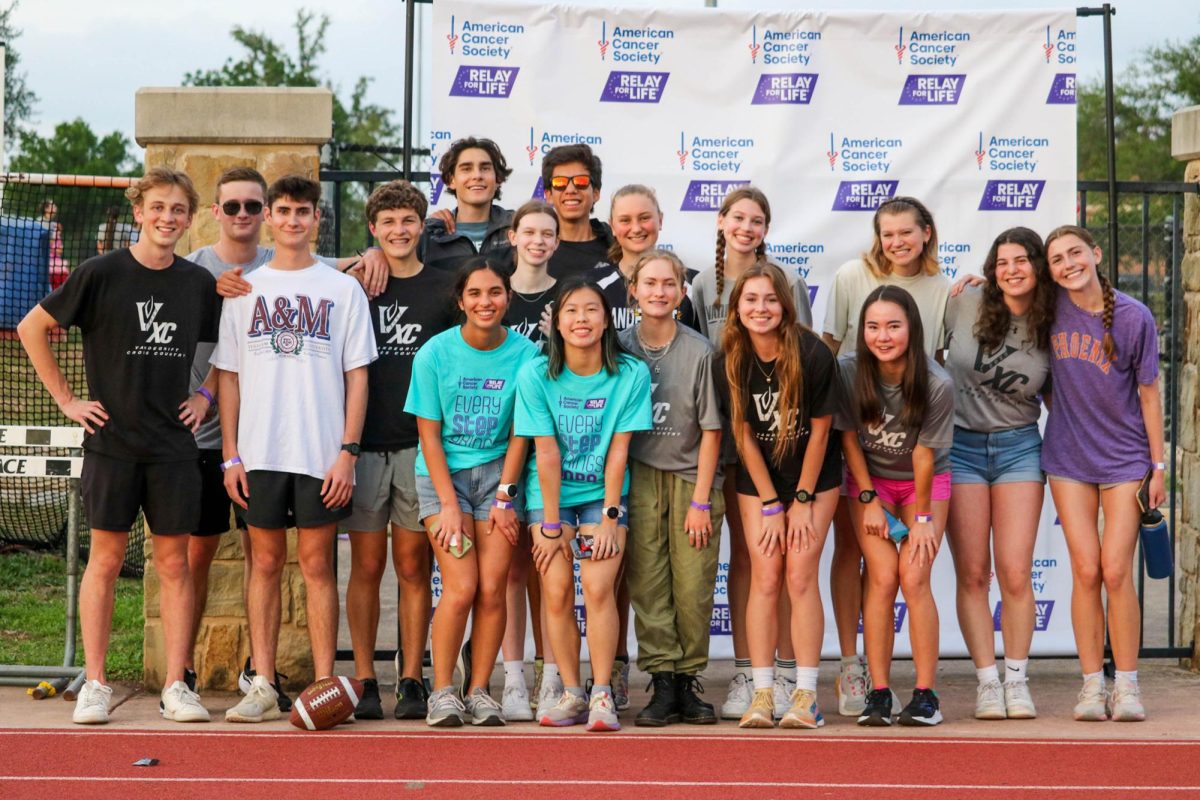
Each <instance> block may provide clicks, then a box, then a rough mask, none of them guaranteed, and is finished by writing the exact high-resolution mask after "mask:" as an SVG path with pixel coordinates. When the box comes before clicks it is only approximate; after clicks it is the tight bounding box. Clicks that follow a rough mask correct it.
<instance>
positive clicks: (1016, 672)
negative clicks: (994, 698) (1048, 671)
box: [1004, 658, 1029, 683]
mask: <svg viewBox="0 0 1200 800" xmlns="http://www.w3.org/2000/svg"><path fill="white" fill-rule="evenodd" d="M1028 668H1029V659H1028V658H1006V659H1004V681H1005V683H1007V682H1008V681H1023V680H1027V679H1028V677H1029V676H1028V675H1027V674H1026V670H1027V669H1028Z"/></svg>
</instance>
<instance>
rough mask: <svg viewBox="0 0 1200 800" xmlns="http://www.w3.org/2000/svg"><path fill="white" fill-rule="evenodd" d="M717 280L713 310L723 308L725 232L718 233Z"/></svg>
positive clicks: (715, 263)
mask: <svg viewBox="0 0 1200 800" xmlns="http://www.w3.org/2000/svg"><path fill="white" fill-rule="evenodd" d="M713 270H714V271H715V272H716V278H717V294H716V296H715V297H713V308H720V307H721V295H722V294H723V293H724V292H725V231H720V230H719V231H717V257H716V260H715V261H714V262H713Z"/></svg>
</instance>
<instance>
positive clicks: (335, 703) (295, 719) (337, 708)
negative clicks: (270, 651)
mask: <svg viewBox="0 0 1200 800" xmlns="http://www.w3.org/2000/svg"><path fill="white" fill-rule="evenodd" d="M360 697H362V683H360V682H359V681H356V680H355V679H354V678H347V677H346V676H344V675H335V676H333V677H332V678H320V679H318V680H315V681H313V682H312V683H311V684H309V686H308V688H307V689H305V690H304V691H303V692H301V693H300V696H299V697H297V698H296V702H295V703H293V704H292V716H291V722H292V724H293V725H295V726H296V727H297V728H299V729H301V730H305V731H324V730H328V729H330V728H332V727H334V726H337V725H341V724H342V723H343V722H345V721H346V720H347V719H349V718H350V715H351V714H353V713H354V709H355V707H357V706H358V698H360Z"/></svg>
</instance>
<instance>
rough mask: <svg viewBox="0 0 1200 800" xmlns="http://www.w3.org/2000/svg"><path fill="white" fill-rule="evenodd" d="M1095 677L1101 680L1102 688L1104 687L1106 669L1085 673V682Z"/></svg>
mask: <svg viewBox="0 0 1200 800" xmlns="http://www.w3.org/2000/svg"><path fill="white" fill-rule="evenodd" d="M1093 678H1094V679H1096V680H1098V681H1100V686H1101V688H1103V687H1104V670H1100V671H1099V672H1085V673H1083V682H1084V683H1087V682H1088V681H1090V680H1092V679H1093Z"/></svg>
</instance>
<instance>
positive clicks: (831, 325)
mask: <svg viewBox="0 0 1200 800" xmlns="http://www.w3.org/2000/svg"><path fill="white" fill-rule="evenodd" d="M881 285H887V286H899V287H900V288H901V289H904V290H905V291H906V292H908V293H909V294H911V295H912V298H913V300H914V301H915V302H916V304H917V309H918V310H919V311H920V312H921V328H922V330H924V331H925V353H926V354H927V355H928V356H929V357H930V358H933V357H934V356H935V355H937V352H938V351H939V350H941V349H942V343H943V342H944V341H945V340H946V334H945V329H944V327H943V326H944V324H945V316H946V299H947V298H948V297H949V296H950V279H949V278H947V277H946V276H945V275H942V274H941V273H939V274H937V275H926V274H924V273H919V274H917V275H895V274H892V275H884V276H883V277H876V276H875V275H874V274H872V272H871V269H870V267H868V266H867V265H866V263H865V262H864V261H863V260H862V259H861V258H855V259H852V260H850V261H847V262H846V263H844V264H842V265H841V266H840V267H838V269H837V272H836V273H834V276H833V289H832V290H831V291H830V293H829V299H828V300H827V301H826V305H825V331H824V332H825V333H828V334H829V335H830V336H832V337H833V338H834V339H836V340H837V341H839V342H841V345H840V346H839V347H838V351H837V354H838V355H839V356H842V355H848V354H850V353H853V352H854V351H855V350H856V349H857V348H858V317H859V314H861V313H862V307H863V303H864V302H865V301H866V299H867V295H869V294H870V293H871V292H873V291H875V289H876V288H877V287H879V286H881Z"/></svg>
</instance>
